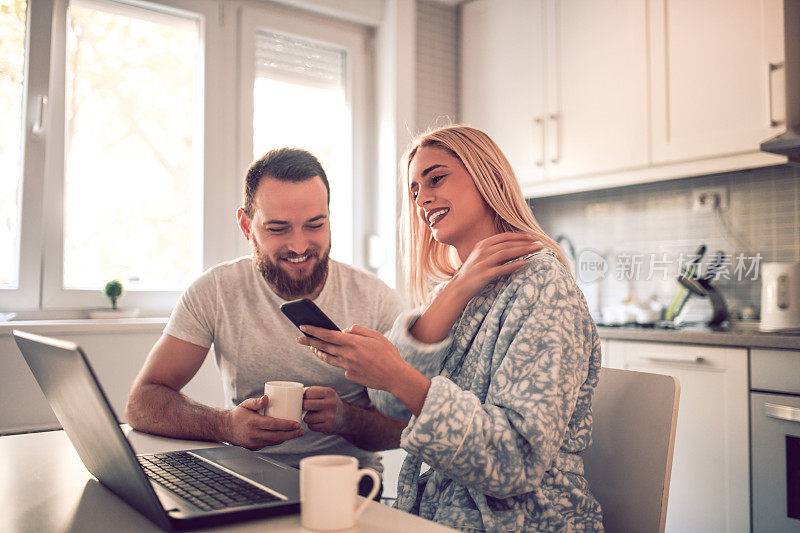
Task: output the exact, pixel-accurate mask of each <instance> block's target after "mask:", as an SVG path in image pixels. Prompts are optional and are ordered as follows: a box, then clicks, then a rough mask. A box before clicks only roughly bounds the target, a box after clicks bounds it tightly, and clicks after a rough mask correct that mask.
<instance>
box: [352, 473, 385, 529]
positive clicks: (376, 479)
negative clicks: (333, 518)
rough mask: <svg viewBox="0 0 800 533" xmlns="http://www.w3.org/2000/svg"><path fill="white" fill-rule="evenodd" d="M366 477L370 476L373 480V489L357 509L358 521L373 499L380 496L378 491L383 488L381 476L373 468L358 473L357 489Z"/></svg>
mask: <svg viewBox="0 0 800 533" xmlns="http://www.w3.org/2000/svg"><path fill="white" fill-rule="evenodd" d="M364 476H369V477H371V478H372V489H370V491H369V494H368V495H367V496H366V497H365V498H364V501H363V502H361V505H359V506H358V507H356V520H358V517H359V516H360V515H361V513H363V512H364V508H365V507H366V506H367V504H369V502H370V501H371V500H372V498H374V497H375V495H376V494H378V489H379V488H380V486H381V476H379V475H378V473H377V472H376V471H374V470H373V469H371V468H362V469H361V470H359V471H358V472H356V487H358V484H359V483H360V482H361V478H362V477H364Z"/></svg>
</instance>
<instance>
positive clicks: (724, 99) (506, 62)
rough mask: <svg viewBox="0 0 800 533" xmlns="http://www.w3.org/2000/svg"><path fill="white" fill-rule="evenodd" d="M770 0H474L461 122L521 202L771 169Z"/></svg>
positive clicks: (778, 84)
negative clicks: (475, 132) (503, 171)
mask: <svg viewBox="0 0 800 533" xmlns="http://www.w3.org/2000/svg"><path fill="white" fill-rule="evenodd" d="M782 36H783V20H782V3H781V0H705V1H704V2H700V3H698V2H695V1H691V0H681V1H675V0H616V1H614V0H475V1H473V2H469V3H467V4H465V5H464V6H463V8H462V30H461V39H462V48H461V52H462V53H461V61H462V64H461V91H462V99H461V106H462V107H461V120H462V121H463V122H464V123H467V124H471V125H474V126H476V127H478V128H481V129H484V130H485V131H486V132H487V133H489V135H490V136H492V137H493V138H494V139H495V140H496V141H497V143H498V145H499V146H500V147H501V148H502V149H503V151H504V152H505V153H506V155H507V156H508V159H509V161H510V162H511V164H512V166H513V167H514V169H515V170H516V172H517V174H518V177H519V179H520V182H521V184H522V187H523V191H524V192H525V193H526V195H529V196H538V195H549V194H562V193H569V192H576V191H582V190H590V189H599V188H605V187H614V186H619V185H628V184H632V183H641V182H646V181H656V180H663V179H670V178H678V177H685V176H691V175H700V174H709V173H713V172H724V171H729V170H738V169H742V168H749V167H755V166H763V165H770V164H780V163H783V162H785V158H782V157H779V156H774V155H771V154H764V153H761V152H759V151H758V149H759V143H760V142H761V141H763V140H765V139H767V138H769V137H772V136H774V135H777V134H778V133H780V132H781V131H783V129H785V125H784V124H783V119H784V109H785V105H784V102H785V97H784V78H783V70H782V68H783V67H782V62H783V37H782Z"/></svg>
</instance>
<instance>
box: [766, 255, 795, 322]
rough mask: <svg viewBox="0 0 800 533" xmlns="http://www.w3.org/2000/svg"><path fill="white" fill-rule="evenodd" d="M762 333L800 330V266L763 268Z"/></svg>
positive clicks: (770, 266) (789, 265)
mask: <svg viewBox="0 0 800 533" xmlns="http://www.w3.org/2000/svg"><path fill="white" fill-rule="evenodd" d="M759 329H760V330H761V331H788V330H800V262H792V263H764V264H763V265H762V267H761V325H760V326H759Z"/></svg>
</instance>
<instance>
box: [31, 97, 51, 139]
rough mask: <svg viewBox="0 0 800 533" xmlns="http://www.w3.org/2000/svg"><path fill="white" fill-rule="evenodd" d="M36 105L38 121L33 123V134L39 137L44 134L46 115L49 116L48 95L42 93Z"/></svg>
mask: <svg viewBox="0 0 800 533" xmlns="http://www.w3.org/2000/svg"><path fill="white" fill-rule="evenodd" d="M38 100H39V101H38V102H37V105H36V122H34V123H33V128H32V131H33V134H34V135H36V136H37V137H41V136H42V135H44V129H45V117H46V116H47V96H44V95H41V96H39V98H38Z"/></svg>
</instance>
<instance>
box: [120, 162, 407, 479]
mask: <svg viewBox="0 0 800 533" xmlns="http://www.w3.org/2000/svg"><path fill="white" fill-rule="evenodd" d="M329 202H330V186H329V185H328V178H327V176H326V175H325V171H324V170H323V169H322V166H321V165H320V163H319V161H317V159H316V158H315V157H314V156H313V155H312V154H310V153H308V152H306V151H304V150H297V149H289V148H282V149H279V150H273V151H270V152H268V153H267V154H265V155H264V156H263V157H262V158H261V159H259V160H258V161H256V162H255V163H253V165H252V166H251V167H250V169H249V170H248V172H247V176H246V178H245V185H244V205H243V206H242V207H240V208H239V209H238V210H237V218H238V222H239V228H240V229H241V232H242V234H243V235H244V236H245V238H246V239H247V240H248V241H249V242H250V245H251V247H252V255H248V256H245V257H240V258H239V259H235V260H233V261H229V262H226V263H222V264H220V265H217V266H215V267H212V268H211V269H209V270H208V271H206V272H205V273H204V274H202V275H201V276H200V277H199V278H198V279H197V280H195V281H194V282H193V283H192V285H191V286H190V287H189V288H188V289H187V290H186V292H184V293H183V295H182V296H181V298H180V301H179V302H178V304H177V305H176V306H175V309H174V310H173V312H172V316H171V317H170V320H169V323H168V324H167V326H166V328H165V329H164V333H163V334H162V336H161V338H160V339H159V340H158V342H157V343H156V344H155V346H154V347H153V349H152V350H151V351H150V354H149V355H148V357H147V360H146V362H145V364H144V367H143V368H142V370H141V372H140V373H139V376H138V377H137V378H136V381H135V382H134V385H133V388H132V390H131V394H130V397H129V400H128V407H127V419H128V423H129V424H130V425H131V426H133V427H134V428H135V429H137V430H140V431H145V432H148V433H153V434H158V435H165V436H169V437H178V438H189V439H197V440H213V441H222V442H228V443H231V444H236V445H239V446H243V447H245V448H249V449H251V450H262V451H264V452H268V453H269V454H270V455H272V456H275V457H276V458H278V459H280V460H282V461H283V462H285V463H288V464H290V465H297V464H298V462H299V461H300V459H301V458H302V457H305V456H307V455H317V454H347V455H351V456H354V457H356V458H357V459H358V460H359V463H360V465H361V466H362V467H370V468H374V469H376V470H378V471H379V472H380V471H381V470H382V468H381V464H380V458H379V456H377V454H375V453H372V452H370V451H367V450H377V449H386V447H387V444H386V438H387V436H391V435H398V434H399V430H400V429H402V428H403V427H405V422H402V421H395V420H393V419H388V418H387V417H385V416H383V415H381V414H380V413H379V412H378V411H377V410H375V409H374V408H372V407H371V405H370V402H369V397H368V396H367V392H366V389H364V387H361V386H360V385H357V384H355V383H353V382H351V381H349V380H348V379H346V378H345V375H344V372H343V371H342V370H340V369H338V368H336V367H333V366H330V365H327V364H325V363H323V362H322V361H320V360H319V359H317V358H316V357H315V356H314V355H313V354H312V353H311V352H310V351H309V350H308V349H307V348H306V347H305V346H301V345H299V344H298V343H296V342H295V338H296V337H297V336H298V335H299V332H298V331H297V329H295V326H294V325H293V324H292V323H291V322H290V321H289V320H288V319H287V318H286V317H284V316H283V314H282V313H281V311H280V305H281V304H282V303H284V302H286V301H287V300H294V299H297V298H310V299H312V300H315V302H316V303H317V305H318V306H319V307H320V308H322V309H323V310H324V311H325V312H326V313H327V314H328V315H329V316H330V317H331V318H332V319H333V321H334V322H335V323H337V324H340V325H351V324H356V323H357V324H362V325H365V326H366V327H368V328H371V329H375V330H378V331H382V332H386V331H388V330H389V329H390V328H391V326H392V323H393V322H394V319H395V318H396V317H397V315H398V314H399V313H400V311H401V310H402V309H401V307H402V306H401V301H400V298H399V296H398V295H397V293H395V291H393V290H392V289H391V288H389V287H388V286H387V285H385V284H384V283H383V282H382V281H380V280H379V279H378V278H377V277H375V276H373V275H372V274H369V273H367V272H365V271H362V270H360V269H357V268H355V267H352V266H348V265H345V264H342V263H339V262H337V261H334V260H333V259H329V258H328V253H329V252H330V248H331V232H330V221H329V210H328V206H329ZM212 345H213V346H214V354H215V357H216V362H217V366H218V367H219V370H220V373H221V375H222V380H223V388H224V391H225V399H226V408H225V409H215V408H212V407H209V406H205V405H202V404H199V403H197V402H195V401H193V400H192V399H190V398H188V397H187V396H185V395H183V394H181V392H180V391H181V389H182V388H183V387H184V386H185V385H186V384H187V383H188V382H189V380H191V378H192V377H193V376H194V375H195V373H196V372H197V371H198V369H199V368H200V367H201V365H202V364H203V361H204V360H205V358H206V356H207V354H208V352H209V349H210V347H211V346H212ZM266 381H298V382H301V383H303V384H304V385H306V386H308V387H310V388H308V390H306V392H305V395H304V400H303V409H304V410H306V411H307V414H306V415H305V417H304V419H303V424H302V425H301V424H298V423H297V422H292V421H288V420H281V419H277V418H272V417H268V416H265V415H262V414H260V413H259V410H261V409H264V408H265V407H266V405H267V403H268V402H269V398H267V397H266V396H264V395H263V391H264V383H265V382H266ZM376 427H381V428H385V431H384V432H383V433H384V434H380V433H381V432H378V433H379V434H376V431H375V428H376ZM365 429H369V431H365ZM388 438H389V439H390V440H391V437H388ZM397 445H399V443H398V444H397ZM395 446H396V445H395ZM367 488H368V487H367Z"/></svg>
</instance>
